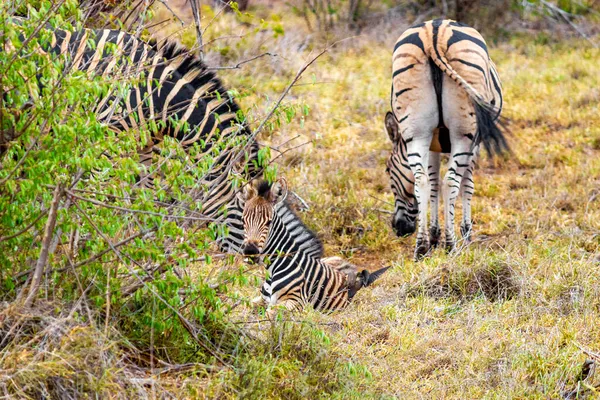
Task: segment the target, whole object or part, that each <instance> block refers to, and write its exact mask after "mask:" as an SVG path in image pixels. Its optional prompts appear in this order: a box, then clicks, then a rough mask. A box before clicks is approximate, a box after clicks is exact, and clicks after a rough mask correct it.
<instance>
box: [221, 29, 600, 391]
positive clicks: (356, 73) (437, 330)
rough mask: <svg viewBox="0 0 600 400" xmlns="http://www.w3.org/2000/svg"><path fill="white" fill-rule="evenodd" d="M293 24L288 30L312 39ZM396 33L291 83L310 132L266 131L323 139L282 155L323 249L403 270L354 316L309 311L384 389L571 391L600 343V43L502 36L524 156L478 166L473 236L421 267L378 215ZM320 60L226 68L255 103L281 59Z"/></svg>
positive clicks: (509, 102)
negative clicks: (466, 243) (329, 325)
mask: <svg viewBox="0 0 600 400" xmlns="http://www.w3.org/2000/svg"><path fill="white" fill-rule="evenodd" d="M290 24H293V22H290ZM284 25H286V24H284ZM289 26H290V25H286V27H287V28H286V29H287V32H286V36H287V35H288V34H289V35H290V36H291V37H292V38H293V37H295V35H296V36H297V35H302V33H298V32H302V31H301V30H302V27H300V26H298V27H293V25H292V27H291V28H290V27H289ZM282 40H283V39H282ZM286 40H288V41H291V40H292V39H290V38H288V39H286ZM390 40H391V41H389V42H388V41H387V39H386V40H385V41H377V40H374V39H373V38H372V37H369V36H367V37H361V38H356V39H351V40H349V41H346V42H344V43H342V44H341V45H340V47H339V48H337V49H334V50H333V51H332V52H331V53H330V54H329V55H328V56H327V58H324V59H322V60H321V61H319V63H318V65H317V66H316V67H315V68H313V69H312V70H311V71H310V73H312V74H314V75H313V77H307V78H306V79H305V80H304V81H303V83H306V85H303V86H298V87H297V88H295V89H294V90H293V91H292V97H291V99H292V101H294V102H298V103H306V104H308V105H310V107H311V113H310V115H309V117H308V118H307V119H306V122H305V124H304V127H300V126H299V124H291V125H284V126H282V127H281V128H280V129H277V130H276V131H275V132H274V133H273V135H272V136H271V137H269V138H264V140H265V141H266V142H271V143H282V142H284V141H285V140H286V139H288V138H291V137H295V136H296V135H301V138H300V139H298V141H300V140H302V139H304V140H311V144H310V145H308V146H305V147H303V148H302V149H300V150H296V151H294V152H292V153H288V154H286V156H285V157H284V158H283V160H280V161H281V165H282V167H281V170H282V171H283V173H284V174H285V175H286V177H288V179H289V180H290V181H291V186H292V187H293V188H294V190H296V191H297V192H298V193H299V194H300V195H301V196H302V197H303V198H304V199H306V200H307V201H308V202H309V203H310V205H311V210H310V211H309V212H306V213H304V214H303V218H304V219H305V220H306V221H307V223H308V224H309V225H310V226H311V227H312V228H314V230H315V231H316V232H318V233H319V234H320V236H321V237H322V238H323V240H324V242H325V245H326V254H327V255H335V254H343V255H344V256H346V257H349V258H350V260H351V261H352V262H353V263H356V264H358V265H359V266H363V267H367V268H370V269H375V268H380V267H381V266H383V265H389V264H393V266H394V268H393V269H392V270H390V271H389V272H388V273H387V274H386V275H385V276H384V277H383V278H382V280H381V282H378V284H377V285H376V286H375V287H374V288H373V289H372V290H364V291H361V292H360V293H359V294H358V295H357V297H356V301H355V302H354V303H353V304H352V305H351V306H350V308H349V309H348V310H347V311H345V312H342V313H338V314H336V315H333V316H322V315H313V314H309V315H308V316H307V315H305V316H304V317H307V318H308V317H310V318H311V319H316V320H317V321H321V322H332V321H333V322H335V323H336V324H335V327H336V328H335V329H333V328H331V329H326V331H327V332H328V333H329V335H330V338H331V340H332V343H333V345H334V347H335V348H336V349H337V350H338V351H340V352H341V353H342V354H345V356H346V357H348V359H351V360H353V361H355V362H358V363H361V364H363V365H365V366H366V367H367V368H368V369H369V371H370V372H371V373H372V375H373V381H372V385H373V388H374V390H375V391H376V393H378V394H380V395H382V396H385V395H389V396H399V397H403V398H422V397H426V398H456V399H463V398H556V397H560V396H561V394H562V393H563V392H564V391H565V390H568V389H569V388H571V387H572V386H573V385H574V384H575V383H576V376H577V374H578V373H579V371H580V369H581V365H582V364H583V362H584V360H585V355H584V354H583V353H582V352H581V351H580V349H579V348H578V347H577V346H576V344H577V343H580V344H581V345H582V346H584V347H587V348H590V349H600V324H598V323H597V321H599V320H600V300H599V299H600V274H599V273H598V270H599V267H600V264H599V261H598V260H599V254H600V195H598V193H599V192H600V157H599V148H598V142H599V141H600V109H599V102H598V93H597V91H598V90H597V88H598V87H599V85H600V76H599V75H598V61H599V60H600V52H599V51H598V50H597V49H592V48H590V47H589V46H588V44H587V43H585V42H583V41H577V40H572V41H568V42H560V43H555V44H551V45H550V44H539V43H534V41H533V40H530V39H529V38H528V37H515V38H513V39H511V40H509V41H508V42H505V43H502V44H499V45H493V46H491V47H493V50H492V58H493V59H494V60H495V61H496V63H497V65H498V69H499V73H500V76H501V78H502V81H503V84H504V93H505V100H506V109H505V115H506V116H507V117H509V118H510V119H511V120H512V121H513V123H512V127H511V128H512V135H511V137H510V139H511V140H510V143H511V147H512V149H513V154H512V155H510V156H507V157H505V158H503V159H496V160H490V159H487V158H486V157H484V158H483V160H482V161H481V162H480V166H479V168H478V170H477V171H476V177H475V182H476V195H475V199H474V206H473V216H474V232H475V236H474V239H475V241H474V243H473V244H471V245H470V246H468V247H467V248H464V249H462V251H461V252H460V253H458V254H451V255H448V254H445V253H444V252H443V251H442V250H436V251H435V252H434V253H433V255H432V256H431V257H429V258H428V259H426V260H424V261H421V262H418V263H415V262H413V261H412V260H411V254H412V248H413V246H414V238H409V239H398V238H396V237H394V235H393V233H392V231H391V229H390V226H389V217H390V216H389V215H387V214H385V213H382V212H380V211H378V209H388V210H389V209H391V206H389V205H388V204H385V202H391V201H392V195H391V193H390V190H389V183H388V180H387V177H386V175H385V173H384V168H385V167H384V162H385V159H386V157H387V154H388V151H389V149H390V143H389V142H388V138H387V135H386V134H385V131H384V129H383V120H382V119H383V115H384V114H385V111H386V110H387V108H388V107H389V97H388V96H389V84H390V83H389V73H390V53H391V48H392V46H393V38H391V39H390ZM269 43H271V45H269V46H272V48H274V49H276V50H279V49H280V47H279V46H280V42H279V41H278V40H276V39H274V40H272V41H270V42H269ZM318 43H319V42H318V41H316V40H315V41H313V42H312V44H311V46H312V47H314V48H318V47H319V44H318ZM321 45H323V43H321ZM267 47H268V46H267ZM284 51H285V49H284ZM284 54H285V52H284ZM308 56H309V52H308V51H304V52H301V53H296V54H293V55H290V54H289V52H288V54H287V58H286V59H285V60H284V61H281V60H278V61H273V60H263V61H260V62H258V63H256V64H252V65H251V66H248V67H247V68H245V69H243V70H241V71H233V72H227V73H224V74H222V75H223V76H224V78H225V80H226V81H227V82H228V83H229V85H230V86H232V87H237V88H242V87H243V88H244V89H243V90H244V91H245V93H246V94H248V96H247V97H246V98H244V99H243V100H242V103H243V104H244V105H245V106H246V107H252V105H253V104H256V103H258V102H259V99H261V98H262V97H261V96H265V95H268V96H269V97H271V98H272V97H274V96H275V94H276V93H277V92H278V90H280V89H281V87H282V86H283V85H284V84H285V82H286V81H287V80H289V76H288V75H286V74H283V75H281V74H277V73H275V72H276V71H275V69H274V66H273V65H274V64H275V63H279V64H277V65H278V68H282V69H284V70H285V69H286V68H283V67H282V65H284V66H289V68H288V69H290V70H292V71H293V70H295V68H293V67H295V66H297V65H298V63H301V61H302V60H303V59H305V58H306V57H308ZM311 82H315V83H314V84H309V83H311ZM377 199H381V200H383V201H380V200H377ZM599 382H600V378H596V381H595V384H598V383H599ZM597 395H598V393H596V396H597ZM591 396H593V394H592V395H591Z"/></svg>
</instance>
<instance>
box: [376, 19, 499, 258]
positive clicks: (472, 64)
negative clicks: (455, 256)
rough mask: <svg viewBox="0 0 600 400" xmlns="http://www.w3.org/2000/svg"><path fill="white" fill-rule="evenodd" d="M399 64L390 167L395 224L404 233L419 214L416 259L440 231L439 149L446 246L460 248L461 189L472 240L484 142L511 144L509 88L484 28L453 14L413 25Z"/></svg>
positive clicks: (494, 146)
mask: <svg viewBox="0 0 600 400" xmlns="http://www.w3.org/2000/svg"><path fill="white" fill-rule="evenodd" d="M392 64H393V73H392V90H391V108H392V112H388V113H387V114H386V116H385V126H386V129H387V131H388V134H389V137H390V139H391V141H392V143H393V150H392V153H391V155H390V157H389V159H388V161H387V169H386V171H387V173H388V174H389V176H390V180H391V187H392V191H393V193H394V196H395V214H394V217H393V220H392V226H393V228H394V230H395V232H396V234H397V235H398V236H404V235H407V234H411V233H413V232H414V231H415V225H416V224H415V222H416V221H415V220H416V217H417V215H418V229H417V243H416V249H415V258H419V257H421V256H422V255H424V254H426V253H427V252H428V251H429V249H430V246H431V245H437V243H438V241H439V237H440V228H439V223H438V186H439V183H438V182H439V170H440V153H449V154H450V159H449V162H448V172H447V174H446V176H445V177H444V181H443V183H442V193H443V196H444V219H445V229H444V233H445V246H446V248H447V249H448V250H451V249H453V248H454V247H455V243H456V236H455V233H454V207H455V203H456V199H457V197H458V195H459V192H461V193H462V196H463V220H462V224H461V232H462V234H463V237H464V239H465V240H467V241H468V240H469V237H470V232H471V198H472V196H473V190H474V184H473V168H474V165H475V159H476V157H477V155H478V152H479V147H480V144H483V146H484V147H485V149H486V150H487V151H488V153H490V154H494V153H501V152H502V151H504V150H508V145H507V143H506V140H505V138H504V135H503V132H502V130H501V129H500V128H501V126H500V125H501V124H500V112H501V110H502V105H503V104H502V89H501V86H500V79H499V77H498V73H497V72H496V68H495V66H494V63H493V62H492V60H491V59H490V56H489V54H488V50H487V46H486V44H485V41H484V40H483V38H482V37H481V35H480V34H479V33H478V32H477V31H476V30H475V29H473V28H470V27H468V26H466V25H464V24H461V23H458V22H455V21H451V20H441V19H437V20H433V21H428V22H425V23H422V24H419V25H415V26H413V27H411V28H409V29H408V30H407V31H406V32H404V33H403V34H402V36H400V38H399V39H398V41H397V42H396V45H395V47H394V53H393V58H392ZM430 201H431V228H430V230H429V231H428V228H427V226H428V224H427V211H428V210H427V209H428V204H429V202H430Z"/></svg>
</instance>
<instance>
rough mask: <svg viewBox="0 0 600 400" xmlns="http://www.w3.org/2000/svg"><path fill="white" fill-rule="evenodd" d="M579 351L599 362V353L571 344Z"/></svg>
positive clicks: (577, 344) (575, 343)
mask: <svg viewBox="0 0 600 400" xmlns="http://www.w3.org/2000/svg"><path fill="white" fill-rule="evenodd" d="M573 344H574V345H575V346H576V347H577V348H578V349H579V350H581V351H582V352H584V353H585V354H587V355H588V356H590V357H591V358H593V359H594V360H596V361H598V362H600V353H596V352H594V351H591V350H588V349H586V348H584V347H583V346H581V345H580V344H579V343H577V342H574V343H573Z"/></svg>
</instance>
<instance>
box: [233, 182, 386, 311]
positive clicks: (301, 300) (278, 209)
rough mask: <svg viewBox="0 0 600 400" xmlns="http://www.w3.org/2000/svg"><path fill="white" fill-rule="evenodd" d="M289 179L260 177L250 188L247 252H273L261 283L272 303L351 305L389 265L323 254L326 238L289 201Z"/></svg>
mask: <svg viewBox="0 0 600 400" xmlns="http://www.w3.org/2000/svg"><path fill="white" fill-rule="evenodd" d="M286 197H287V185H286V183H285V180H283V179H281V180H279V181H277V182H276V183H275V184H273V185H271V184H269V183H268V182H267V181H265V180H255V181H253V182H251V184H249V185H247V186H246V187H245V189H244V192H243V195H242V198H241V199H240V201H241V202H244V211H243V214H242V216H243V222H244V233H245V238H244V245H243V247H242V249H243V252H244V254H245V255H247V256H249V257H250V258H253V259H256V258H257V256H259V255H264V256H265V257H267V258H268V261H267V262H266V263H265V264H266V268H267V271H268V276H267V279H266V281H265V283H264V284H263V287H262V289H261V294H262V299H263V300H264V302H265V303H266V304H267V306H268V308H270V311H269V315H270V316H272V315H273V313H274V312H276V311H275V310H273V309H272V308H271V307H273V306H276V305H281V306H283V307H284V308H285V309H287V310H298V309H301V308H303V307H304V306H306V305H308V304H310V305H312V306H313V307H314V308H315V309H316V310H321V311H334V310H339V309H341V308H344V307H346V305H347V304H348V303H349V302H350V301H351V300H352V298H353V297H354V295H355V294H356V292H357V291H359V290H360V289H362V288H363V287H366V286H369V285H371V284H372V283H373V282H374V281H375V280H376V279H377V278H378V277H379V276H381V274H383V273H384V272H385V271H386V270H387V269H388V268H389V267H386V268H382V269H380V270H377V271H375V272H373V273H369V271H367V270H362V271H361V272H358V268H357V267H356V266H355V265H353V264H351V263H349V262H347V261H344V260H343V259H342V258H340V257H328V258H322V252H323V251H322V246H321V243H320V241H319V240H318V239H317V237H316V236H315V235H314V233H313V232H312V231H310V229H308V228H307V227H306V226H305V225H304V224H303V223H302V221H300V219H299V218H298V217H297V216H296V215H295V214H294V213H293V212H292V210H291V209H290V208H289V207H288V205H287V204H286V201H285V199H286Z"/></svg>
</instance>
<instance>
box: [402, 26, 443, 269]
mask: <svg viewBox="0 0 600 400" xmlns="http://www.w3.org/2000/svg"><path fill="white" fill-rule="evenodd" d="M407 38H408V37H407ZM407 38H406V39H407ZM406 39H402V38H401V39H400V40H399V42H398V43H405V44H402V45H400V46H398V45H397V48H396V50H395V51H394V56H393V61H392V62H393V64H392V65H393V71H394V72H393V75H392V98H393V99H394V101H393V102H392V108H393V112H394V114H395V116H396V119H397V122H398V131H399V133H400V135H401V136H402V139H403V140H404V142H405V143H406V160H405V161H406V163H407V164H408V165H409V166H410V169H411V171H412V174H413V177H414V196H415V198H416V202H417V208H418V225H417V243H416V248H415V258H419V257H421V256H423V255H424V254H426V253H427V252H428V251H429V247H430V241H429V231H428V220H427V216H428V208H429V202H430V194H431V187H430V181H429V171H428V169H429V168H428V166H429V149H430V147H431V144H432V139H433V134H434V129H435V128H436V127H437V126H438V124H439V116H440V113H439V106H438V94H437V92H436V87H437V86H439V84H440V82H438V81H439V78H440V75H439V74H434V69H433V68H432V67H431V65H430V60H429V56H428V55H427V54H426V53H425V52H424V51H423V50H422V49H421V48H420V47H419V46H416V45H412V44H413V43H409V42H407V41H406ZM396 196H398V194H396ZM398 211H399V210H396V214H398ZM395 220H396V218H395ZM394 222H395V223H396V221H394Z"/></svg>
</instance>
